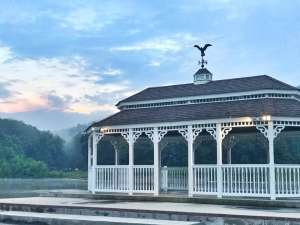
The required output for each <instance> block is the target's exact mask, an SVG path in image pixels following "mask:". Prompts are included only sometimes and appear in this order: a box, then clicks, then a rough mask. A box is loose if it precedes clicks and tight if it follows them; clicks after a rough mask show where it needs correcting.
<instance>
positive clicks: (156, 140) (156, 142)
mask: <svg viewBox="0 0 300 225" xmlns="http://www.w3.org/2000/svg"><path fill="white" fill-rule="evenodd" d="M153 132H154V133H153V148H154V158H153V164H154V195H156V196H157V195H159V189H160V152H159V138H158V129H157V127H155V128H154V131H153Z"/></svg>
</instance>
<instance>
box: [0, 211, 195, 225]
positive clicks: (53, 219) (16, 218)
mask: <svg viewBox="0 0 300 225" xmlns="http://www.w3.org/2000/svg"><path fill="white" fill-rule="evenodd" d="M0 221H2V222H26V223H34V224H36V223H38V224H47V225H52V224H55V225H74V224H84V225H99V224H101V225H121V224H124V225H125V224H132V225H134V224H138V225H149V224H151V225H166V224H172V225H196V224H199V223H198V222H184V221H170V220H157V219H140V218H124V217H108V216H86V215H71V214H53V213H36V212H20V211H0Z"/></svg>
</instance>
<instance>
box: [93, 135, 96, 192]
mask: <svg viewBox="0 0 300 225" xmlns="http://www.w3.org/2000/svg"><path fill="white" fill-rule="evenodd" d="M92 162H93V165H92V193H93V194H95V189H96V166H97V137H96V132H95V131H93V161H92Z"/></svg>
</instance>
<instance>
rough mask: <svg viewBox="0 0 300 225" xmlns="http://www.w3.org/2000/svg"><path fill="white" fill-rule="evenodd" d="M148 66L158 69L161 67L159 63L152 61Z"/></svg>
mask: <svg viewBox="0 0 300 225" xmlns="http://www.w3.org/2000/svg"><path fill="white" fill-rule="evenodd" d="M148 65H149V66H153V67H159V66H160V65H161V62H159V61H155V60H152V61H151V62H149V64H148Z"/></svg>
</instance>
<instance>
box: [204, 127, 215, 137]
mask: <svg viewBox="0 0 300 225" xmlns="http://www.w3.org/2000/svg"><path fill="white" fill-rule="evenodd" d="M205 130H206V131H207V132H208V133H210V135H211V136H213V138H214V139H217V135H216V133H217V130H216V128H212V127H208V128H205Z"/></svg>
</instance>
